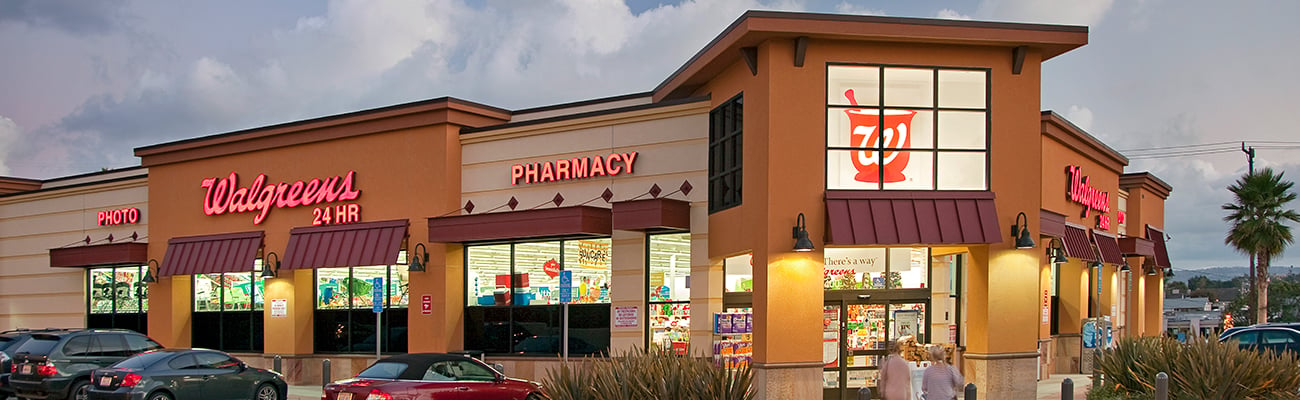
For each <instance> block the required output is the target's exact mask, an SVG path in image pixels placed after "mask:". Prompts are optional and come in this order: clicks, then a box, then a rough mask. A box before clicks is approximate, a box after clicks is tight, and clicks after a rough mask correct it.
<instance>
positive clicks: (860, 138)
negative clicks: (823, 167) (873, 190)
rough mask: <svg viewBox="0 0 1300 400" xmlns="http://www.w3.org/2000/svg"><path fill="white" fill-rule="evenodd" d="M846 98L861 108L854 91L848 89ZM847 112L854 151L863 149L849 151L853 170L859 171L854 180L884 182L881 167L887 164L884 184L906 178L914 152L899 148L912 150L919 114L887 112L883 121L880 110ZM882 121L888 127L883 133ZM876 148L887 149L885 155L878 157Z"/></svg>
mask: <svg viewBox="0 0 1300 400" xmlns="http://www.w3.org/2000/svg"><path fill="white" fill-rule="evenodd" d="M844 97H847V98H848V99H849V104H852V105H855V106H856V105H858V100H857V99H856V98H854V97H853V89H849V90H845V91H844ZM844 113H845V114H848V116H849V144H851V145H852V146H853V148H854V149H861V150H851V151H849V155H850V157H851V159H852V161H853V167H854V168H857V170H858V174H857V175H855V176H854V177H853V179H854V180H857V181H859V182H868V183H876V182H881V179H880V178H881V177H882V174H881V167H880V165H881V164H884V171H883V172H884V174H883V177H884V182H885V183H894V182H902V181H903V180H904V179H907V177H906V176H904V175H903V170H904V169H907V162H908V160H910V159H911V153H909V152H906V151H899V149H910V148H912V135H910V134H909V132H911V131H912V129H911V128H912V117H914V116H916V112H915V111H908V110H884V113H885V115H884V118H881V115H880V113H881V110H877V109H863V108H850V109H847V110H844ZM882 120H883V121H882ZM882 122H883V123H884V127H885V129H884V130H883V131H882V130H881V129H880V128H881V123H882ZM882 143H883V144H882ZM877 149H888V150H879V151H881V152H882V153H883V154H879V155H878V154H876V151H878V150H877ZM882 159H883V160H882Z"/></svg>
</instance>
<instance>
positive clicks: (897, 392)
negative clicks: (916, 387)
mask: <svg viewBox="0 0 1300 400" xmlns="http://www.w3.org/2000/svg"><path fill="white" fill-rule="evenodd" d="M901 342H902V341H901V340H896V341H890V342H888V344H886V345H885V349H886V350H888V352H889V355H888V356H886V357H885V362H883V363H881V364H880V387H879V388H878V389H880V396H881V398H882V399H884V400H913V399H912V374H911V371H910V370H909V369H908V368H907V361H905V360H903V357H902V355H901V353H902V345H901Z"/></svg>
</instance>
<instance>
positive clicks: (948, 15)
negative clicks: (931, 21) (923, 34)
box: [934, 8, 972, 20]
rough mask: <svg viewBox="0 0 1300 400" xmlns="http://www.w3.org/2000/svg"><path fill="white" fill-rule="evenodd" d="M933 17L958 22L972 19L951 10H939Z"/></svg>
mask: <svg viewBox="0 0 1300 400" xmlns="http://www.w3.org/2000/svg"><path fill="white" fill-rule="evenodd" d="M934 17H935V18H940V19H960V20H970V19H972V18H971V17H970V16H969V15H966V14H962V13H959V12H957V11H956V10H953V9H951V8H945V9H942V10H939V12H938V13H936V14H935V16H934Z"/></svg>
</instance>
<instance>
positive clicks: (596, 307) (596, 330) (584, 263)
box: [465, 238, 611, 355]
mask: <svg viewBox="0 0 1300 400" xmlns="http://www.w3.org/2000/svg"><path fill="white" fill-rule="evenodd" d="M465 265H466V288H465V291H466V292H467V293H468V296H467V298H466V309H465V347H466V348H467V349H470V350H480V351H484V352H488V353H494V354H547V355H554V354H557V353H559V352H560V348H561V347H562V346H561V344H562V342H561V338H562V336H564V334H563V332H562V330H563V329H562V327H561V326H560V321H561V320H562V319H561V317H562V316H563V314H562V313H563V311H562V310H561V307H560V306H559V304H560V272H561V271H572V275H573V277H572V279H573V282H572V287H571V288H572V289H571V290H572V293H573V303H572V305H571V306H570V307H569V312H570V313H572V315H571V316H570V331H569V337H568V340H569V352H570V354H598V353H601V352H604V351H606V350H607V349H608V348H609V312H610V309H609V280H610V276H611V275H610V272H611V269H610V240H609V238H597V239H572V240H554V241H544V242H523V243H513V244H511V243H508V244H494V245H473V246H467V247H466V249H465Z"/></svg>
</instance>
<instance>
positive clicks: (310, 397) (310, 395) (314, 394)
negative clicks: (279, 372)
mask: <svg viewBox="0 0 1300 400" xmlns="http://www.w3.org/2000/svg"><path fill="white" fill-rule="evenodd" d="M320 396H321V389H320V386H289V400H320Z"/></svg>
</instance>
